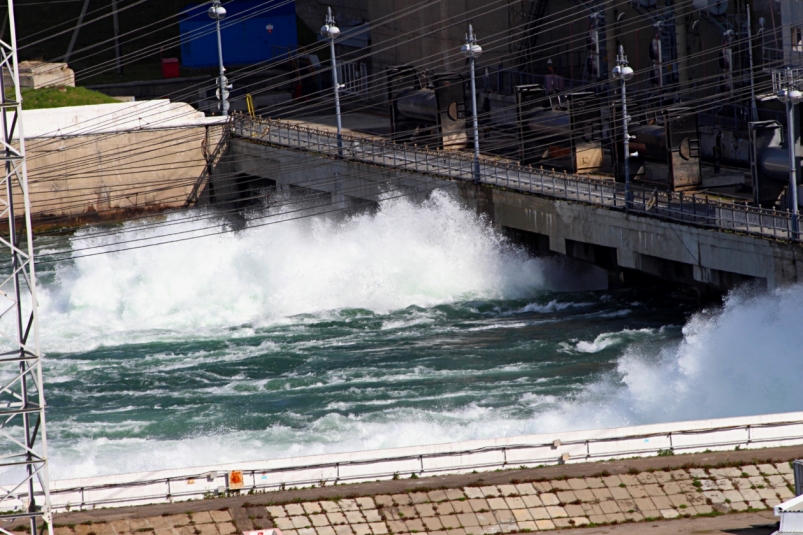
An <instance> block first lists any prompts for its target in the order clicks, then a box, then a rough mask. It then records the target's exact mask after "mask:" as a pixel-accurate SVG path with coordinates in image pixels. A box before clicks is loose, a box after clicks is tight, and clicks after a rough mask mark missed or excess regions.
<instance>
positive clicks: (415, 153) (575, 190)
mask: <svg viewBox="0 0 803 535" xmlns="http://www.w3.org/2000/svg"><path fill="white" fill-rule="evenodd" d="M232 124H233V134H234V135H235V136H239V137H243V138H247V139H251V140H256V141H260V142H263V143H268V144H272V145H277V146H281V147H287V148H291V149H298V150H304V151H307V152H310V153H313V154H319V155H322V156H327V157H335V158H338V157H342V158H345V159H348V160H352V161H357V162H363V163H367V164H372V165H379V166H382V167H390V168H394V169H400V170H404V171H409V172H413V173H421V174H426V175H432V176H436V177H439V178H447V179H453V180H463V181H466V182H472V181H474V179H475V174H474V170H473V161H474V160H473V156H472V155H471V154H468V153H460V152H451V151H436V150H428V149H426V148H422V147H417V146H411V145H403V144H397V143H393V142H391V141H388V140H383V139H377V138H372V137H367V136H366V137H362V136H354V135H347V134H344V135H343V138H342V139H343V149H342V154H339V153H338V146H337V134H336V133H335V132H333V131H330V130H324V129H319V128H312V127H308V126H301V125H297V124H291V123H286V122H284V121H281V120H273V119H261V118H251V117H248V116H243V115H237V116H236V117H235V118H234V121H233V123H232ZM480 183H482V184H488V185H493V186H498V187H502V188H507V189H511V190H514V191H521V192H527V193H533V194H537V195H543V196H546V197H551V198H555V199H562V200H567V201H574V202H582V203H587V204H593V205H596V206H603V207H606V208H611V209H617V210H624V209H625V191H624V185H623V184H618V183H615V182H613V181H611V180H601V179H597V178H591V177H586V176H582V175H574V174H569V173H566V172H559V171H554V170H547V169H534V168H533V167H525V166H521V165H518V164H515V163H509V162H501V161H499V162H497V161H492V160H490V159H483V160H482V161H481V163H480ZM632 194H633V200H632V202H631V206H630V212H631V213H637V214H639V215H647V216H651V217H655V218H657V219H661V220H665V221H673V222H680V223H684V224H688V225H694V226H697V227H705V228H711V229H716V230H723V231H730V232H739V233H743V234H749V235H752V236H759V237H762V238H771V239H780V240H790V241H791V240H793V233H792V226H791V218H790V216H789V214H788V213H787V212H779V211H775V210H768V209H764V208H754V207H751V206H746V205H743V204H734V203H727V202H722V201H718V200H712V199H711V198H709V197H707V196H703V195H697V194H689V193H683V192H664V191H656V190H650V189H643V188H638V187H634V188H632Z"/></svg>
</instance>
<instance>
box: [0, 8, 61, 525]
mask: <svg viewBox="0 0 803 535" xmlns="http://www.w3.org/2000/svg"><path fill="white" fill-rule="evenodd" d="M8 20H9V28H10V30H11V31H10V40H9V41H7V42H6V41H0V70H2V77H0V126H2V130H3V132H2V143H3V148H2V155H1V156H0V158H2V161H3V163H4V165H3V172H2V174H0V176H2V177H3V184H2V186H1V187H0V222H4V223H5V228H0V473H2V474H3V481H2V483H3V486H2V487H0V511H5V512H4V513H0V533H10V530H11V529H12V527H13V526H17V529H19V522H20V520H23V521H26V520H27V522H29V523H30V533H31V535H38V534H39V533H40V525H41V522H40V521H41V520H44V521H45V522H46V524H47V531H48V533H49V534H50V535H52V533H53V527H52V526H53V523H52V518H51V509H50V480H49V475H48V462H47V459H48V456H47V440H46V432H45V398H44V389H43V383H42V354H41V351H40V347H39V323H38V314H37V300H36V273H35V268H34V249H33V234H32V232H31V210H30V208H31V201H30V197H29V190H28V176H27V171H26V166H25V139H24V137H23V132H22V93H21V91H20V84H19V67H18V63H17V34H16V27H15V24H14V2H13V0H8ZM0 224H2V223H0Z"/></svg>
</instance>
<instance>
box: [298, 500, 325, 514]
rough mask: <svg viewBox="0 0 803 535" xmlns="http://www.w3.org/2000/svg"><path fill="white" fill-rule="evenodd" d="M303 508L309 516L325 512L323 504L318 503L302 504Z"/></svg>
mask: <svg viewBox="0 0 803 535" xmlns="http://www.w3.org/2000/svg"><path fill="white" fill-rule="evenodd" d="M301 507H302V508H303V509H304V512H305V513H307V514H308V515H311V514H314V513H320V512H322V511H323V508H322V507H321V504H319V503H318V502H304V503H302V504H301Z"/></svg>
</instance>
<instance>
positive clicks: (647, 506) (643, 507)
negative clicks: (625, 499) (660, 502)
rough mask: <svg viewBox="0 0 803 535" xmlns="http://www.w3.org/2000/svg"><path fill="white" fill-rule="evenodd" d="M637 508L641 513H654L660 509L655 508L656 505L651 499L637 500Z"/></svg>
mask: <svg viewBox="0 0 803 535" xmlns="http://www.w3.org/2000/svg"><path fill="white" fill-rule="evenodd" d="M635 502H636V507H638V510H639V511H654V510H656V509H658V508H657V507H655V504H654V503H652V500H651V499H649V498H636V499H635Z"/></svg>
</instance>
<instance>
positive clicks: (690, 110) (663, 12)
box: [386, 0, 803, 209]
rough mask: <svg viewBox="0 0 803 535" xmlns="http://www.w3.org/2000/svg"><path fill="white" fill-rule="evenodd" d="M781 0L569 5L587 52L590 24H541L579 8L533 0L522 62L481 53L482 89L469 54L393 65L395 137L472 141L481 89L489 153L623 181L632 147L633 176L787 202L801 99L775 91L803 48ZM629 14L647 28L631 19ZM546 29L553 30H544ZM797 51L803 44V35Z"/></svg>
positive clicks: (765, 203) (733, 196) (731, 196)
mask: <svg viewBox="0 0 803 535" xmlns="http://www.w3.org/2000/svg"><path fill="white" fill-rule="evenodd" d="M772 2H774V0H768V1H759V2H756V3H755V4H753V5H742V4H738V5H732V4H729V3H728V2H727V1H717V2H704V1H702V2H700V1H695V2H693V3H692V5H690V6H685V5H684V6H681V5H678V6H672V5H669V4H667V6H663V5H660V6H659V5H658V3H657V2H655V1H654V0H638V1H633V2H629V3H627V5H626V6H620V7H617V8H614V9H613V12H612V13H609V12H608V10H609V7H606V6H607V4H606V3H599V5H597V4H596V3H593V2H592V3H584V4H583V6H574V7H572V9H576V10H579V13H581V14H582V13H583V12H585V14H584V15H581V18H582V17H585V18H586V20H587V22H588V23H587V25H586V28H585V34H586V35H585V38H584V39H585V47H583V49H582V50H579V51H578V50H576V49H572V46H573V44H574V43H576V42H577V41H579V40H580V39H583V35H582V32H581V35H580V36H579V37H578V36H576V35H572V32H575V31H576V27H569V28H568V31H569V38H568V39H567V38H566V36H564V35H561V33H560V32H561V29H560V28H561V24H564V23H562V22H557V23H556V26H555V27H549V28H547V26H548V25H544V24H542V22H543V21H542V19H543V20H548V19H549V12H550V10H551V9H554V10H555V12H556V13H563V12H564V11H566V10H568V9H569V8H568V7H567V6H568V5H569V4H568V3H567V2H565V1H560V0H551V1H548V0H537V1H533V2H522V5H525V4H526V5H527V6H530V9H529V10H524V12H522V13H521V14H520V15H521V16H522V17H523V18H524V19H525V20H527V21H528V24H529V26H528V28H529V31H530V32H531V34H530V35H529V37H528V38H527V39H523V40H522V41H521V42H519V43H517V44H516V46H517V47H518V49H517V50H516V51H515V55H516V58H515V59H516V65H515V67H514V68H508V67H506V66H505V65H503V63H501V62H500V63H499V64H498V65H493V64H490V62H489V63H488V64H485V65H483V64H479V65H478V70H479V71H480V73H484V74H483V75H482V76H480V77H479V78H480V81H481V82H482V83H481V86H478V88H477V90H476V91H475V93H474V94H472V91H471V88H470V86H469V84H468V82H467V79H468V76H467V75H466V73H465V68H464V67H460V66H458V68H454V67H455V66H454V65H450V67H452V69H451V71H443V72H441V73H438V74H430V71H429V70H426V69H423V68H419V69H418V70H417V68H416V67H415V66H414V65H413V64H409V65H403V66H399V67H391V68H389V69H387V71H386V73H387V91H388V98H389V107H390V123H391V131H392V137H393V139H394V140H395V141H401V142H412V143H416V144H419V145H425V146H429V147H437V148H439V149H446V150H463V151H469V150H470V149H471V141H472V140H473V136H474V134H473V130H472V124H471V123H472V117H471V102H472V99H476V100H477V110H478V121H479V124H480V126H481V129H480V131H479V133H478V136H477V137H478V138H479V145H480V152H481V153H482V154H483V155H485V156H488V157H503V158H507V159H510V160H513V161H515V162H517V163H520V164H523V165H532V166H540V167H542V168H544V169H555V170H561V171H565V172H567V173H577V174H583V175H588V176H590V177H593V178H595V179H598V180H600V181H619V182H623V181H625V180H626V179H625V172H624V167H625V166H624V163H625V158H627V159H628V163H629V173H628V176H629V178H630V180H631V181H632V182H633V184H635V185H636V186H639V185H641V186H642V187H646V188H649V189H657V190H661V191H669V192H675V191H686V192H691V193H694V192H699V193H702V194H708V195H714V196H716V197H717V198H719V199H725V200H730V201H731V202H734V203H739V204H748V205H753V206H762V207H765V208H767V207H775V208H779V209H786V208H789V207H790V203H791V202H792V201H791V198H792V197H793V195H791V194H792V192H791V191H790V187H789V185H790V167H794V170H795V171H796V173H795V174H796V176H797V184H798V187H799V184H800V177H801V172H800V157H801V156H803V146H802V145H801V136H800V129H801V127H800V122H801V120H800V119H801V118H800V111H799V110H798V109H796V108H795V107H794V106H793V107H792V108H793V110H792V111H788V112H786V113H785V112H784V102H785V101H784V99H783V98H780V99H779V98H778V94H779V91H780V90H781V89H782V88H783V87H785V86H784V83H786V82H784V81H783V80H781V79H780V78H779V76H780V75H779V74H778V71H779V70H780V69H783V68H786V67H787V66H789V65H791V66H792V70H791V71H790V72H791V73H792V74H789V75H788V76H791V78H789V80H787V82H789V83H791V84H792V85H794V84H799V83H801V82H803V80H799V79H798V78H801V79H803V76H800V73H799V71H798V70H797V69H796V68H795V66H796V65H797V64H799V63H801V64H803V61H801V60H803V55H802V54H791V55H790V54H789V53H784V51H783V44H782V42H783V41H784V40H785V39H788V36H786V35H783V32H784V30H783V25H784V22H783V20H782V19H784V17H787V18H788V15H787V14H784V12H783V10H780V9H779V8H774V7H773V5H772ZM548 4H549V5H548ZM551 4H555V5H554V6H552V5H551ZM538 17H541V18H540V19H539V18H538ZM568 18H569V17H565V19H568ZM558 20H559V21H560V20H562V19H558ZM623 21H627V24H629V25H630V26H631V27H635V26H638V25H643V26H644V28H639V29H637V30H636V31H632V30H631V31H629V32H626V31H624V30H623V29H622V28H624V27H626V24H625V22H623ZM573 28H574V29H573ZM642 29H644V30H645V32H644V33H642V34H639V32H641V30H642ZM549 32H552V33H549ZM555 32H558V34H557V36H556V34H555ZM539 34H541V35H542V39H543V38H547V40H548V39H549V36H552V41H549V42H540V41H539V40H538V37H539ZM612 34H615V35H612ZM799 34H801V32H799V31H798V32H797V33H795V34H794V35H796V36H798V42H799V43H803V38H800V35H799ZM572 39H573V40H572ZM563 41H565V44H561V43H563ZM539 43H540V44H539ZM620 45H621V46H624V47H626V48H628V49H629V50H630V52H631V54H632V55H633V57H634V58H635V59H634V63H635V64H636V65H635V66H636V67H637V69H636V79H634V80H633V82H632V83H633V85H634V86H635V87H634V88H632V89H628V94H627V99H628V104H627V106H628V108H629V109H630V111H629V113H628V118H627V122H628V137H627V141H628V142H629V149H628V153H627V155H626V154H625V148H624V146H625V143H624V142H625V139H624V134H623V126H622V124H623V121H624V118H623V117H622V108H621V103H620V95H621V88H620V86H619V81H618V80H615V79H613V77H612V76H611V74H610V73H611V71H612V67H613V66H614V59H613V58H614V56H615V54H613V53H612V52H611V49H612V48H614V47H615V48H618V46H620ZM561 46H563V47H564V48H561ZM513 48H515V47H513ZM798 49H800V50H798ZM794 51H797V52H803V45H801V46H798V48H795V49H794ZM644 59H646V60H647V61H646V65H645V63H644V61H643V60H644ZM578 60H579V61H578ZM578 63H579V70H580V72H579V73H578V71H577V70H573V69H575V66H576V65H578ZM567 65H569V69H567V68H566V66H567ZM561 66H562V73H563V74H560V72H561ZM773 73H775V75H773ZM578 74H579V76H578ZM571 76H573V78H570V77H571ZM773 76H775V78H773ZM781 78H782V77H781ZM524 82H529V83H524ZM789 83H787V85H789ZM795 87H797V86H795ZM790 124H791V128H790ZM790 131H791V132H793V133H792V134H789V133H788V132H790ZM790 154H794V156H793V157H791V158H793V159H794V162H791V161H790ZM792 163H793V165H792ZM795 189H798V188H795ZM798 197H800V196H798ZM798 202H799V201H798Z"/></svg>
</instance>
